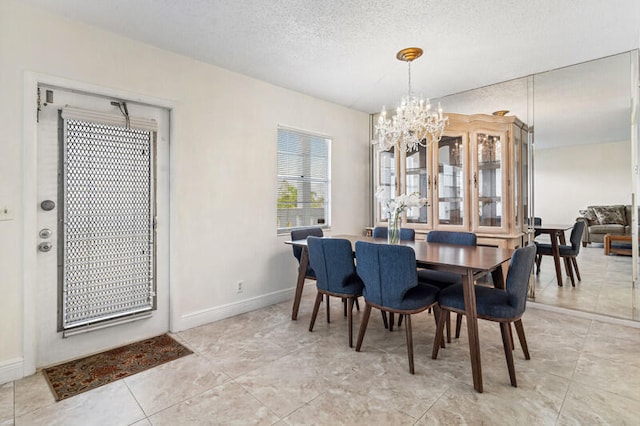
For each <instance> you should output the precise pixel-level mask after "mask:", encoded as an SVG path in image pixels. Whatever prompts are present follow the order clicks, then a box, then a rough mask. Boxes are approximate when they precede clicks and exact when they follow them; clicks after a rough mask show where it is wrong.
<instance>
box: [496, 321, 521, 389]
mask: <svg viewBox="0 0 640 426" xmlns="http://www.w3.org/2000/svg"><path fill="white" fill-rule="evenodd" d="M500 332H501V334H502V346H503V347H504V356H505V358H506V359H507V367H508V368H509V378H510V379H511V386H513V387H518V383H517V382H516V369H515V367H514V365H513V352H512V351H511V342H509V323H508V322H501V323H500Z"/></svg>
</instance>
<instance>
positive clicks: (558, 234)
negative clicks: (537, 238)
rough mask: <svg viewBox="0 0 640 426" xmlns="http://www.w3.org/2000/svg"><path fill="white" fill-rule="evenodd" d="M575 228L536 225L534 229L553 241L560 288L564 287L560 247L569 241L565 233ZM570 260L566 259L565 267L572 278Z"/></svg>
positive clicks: (552, 245) (554, 261)
mask: <svg viewBox="0 0 640 426" xmlns="http://www.w3.org/2000/svg"><path fill="white" fill-rule="evenodd" d="M571 228H573V225H566V224H565V225H562V224H560V225H535V226H534V227H533V229H534V230H535V232H536V234H546V235H549V239H550V240H551V253H553V263H554V265H555V268H556V280H557V281H558V286H559V287H562V281H563V280H562V266H561V265H560V245H565V244H567V240H566V237H565V235H564V234H565V232H566V231H568V230H569V229H571ZM569 262H570V260H569V258H565V260H564V266H565V270H566V273H567V276H571V272H570V268H571V264H570V263H569Z"/></svg>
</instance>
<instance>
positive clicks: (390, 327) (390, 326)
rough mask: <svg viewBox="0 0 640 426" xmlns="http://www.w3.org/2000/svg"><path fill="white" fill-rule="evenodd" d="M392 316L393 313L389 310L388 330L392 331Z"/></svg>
mask: <svg viewBox="0 0 640 426" xmlns="http://www.w3.org/2000/svg"><path fill="white" fill-rule="evenodd" d="M394 318H395V315H394V314H393V312H389V331H393V322H394Z"/></svg>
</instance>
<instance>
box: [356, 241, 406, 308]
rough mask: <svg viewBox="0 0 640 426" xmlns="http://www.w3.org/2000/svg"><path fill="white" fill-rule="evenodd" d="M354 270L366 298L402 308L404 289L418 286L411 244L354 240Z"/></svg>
mask: <svg viewBox="0 0 640 426" xmlns="http://www.w3.org/2000/svg"><path fill="white" fill-rule="evenodd" d="M356 271H357V272H358V275H359V276H360V278H361V279H362V282H363V283H364V289H363V290H362V294H363V295H364V298H365V300H368V301H370V302H372V303H375V304H378V305H381V306H386V307H390V308H401V307H402V301H403V298H404V295H405V294H406V292H407V290H409V289H411V288H413V287H415V286H417V285H418V274H417V272H416V254H415V252H414V251H413V249H412V248H411V247H407V246H399V245H389V244H376V243H367V242H365V241H356Z"/></svg>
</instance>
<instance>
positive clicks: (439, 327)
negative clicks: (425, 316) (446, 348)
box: [431, 308, 447, 359]
mask: <svg viewBox="0 0 640 426" xmlns="http://www.w3.org/2000/svg"><path fill="white" fill-rule="evenodd" d="M434 312H438V320H437V321H436V337H435V339H434V340H433V349H432V351H431V358H433V359H436V358H438V351H439V350H440V345H441V344H442V343H444V339H443V338H444V322H445V320H446V317H447V312H446V311H445V310H444V309H442V308H439V309H434Z"/></svg>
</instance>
